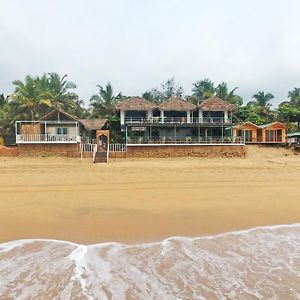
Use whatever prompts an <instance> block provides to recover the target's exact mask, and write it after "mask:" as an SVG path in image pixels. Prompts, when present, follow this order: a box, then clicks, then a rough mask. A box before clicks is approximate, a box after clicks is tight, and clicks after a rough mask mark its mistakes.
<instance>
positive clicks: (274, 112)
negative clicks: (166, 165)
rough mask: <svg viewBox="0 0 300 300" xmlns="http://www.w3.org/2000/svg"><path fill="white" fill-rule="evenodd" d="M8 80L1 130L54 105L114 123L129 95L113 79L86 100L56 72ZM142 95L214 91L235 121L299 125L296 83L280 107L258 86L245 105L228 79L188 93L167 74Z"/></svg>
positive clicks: (0, 108) (195, 98)
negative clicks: (231, 107) (232, 109)
mask: <svg viewBox="0 0 300 300" xmlns="http://www.w3.org/2000/svg"><path fill="white" fill-rule="evenodd" d="M12 84H13V86H14V91H13V92H12V93H11V94H10V95H4V94H0V130H1V131H2V132H11V133H13V131H14V123H15V121H16V120H38V119H39V118H40V117H41V116H43V115H44V114H46V113H47V112H49V111H51V110H52V109H54V108H60V109H63V110H65V111H67V112H68V113H70V114H73V115H75V116H77V117H79V118H106V119H108V120H109V121H110V122H111V124H112V125H113V124H114V123H115V125H113V126H116V123H117V122H115V121H117V120H118V118H117V114H116V111H115V107H116V105H117V104H118V102H119V101H122V100H123V99H126V98H127V97H126V96H124V95H123V94H122V93H121V92H118V93H115V92H114V90H113V87H112V85H111V83H107V84H105V85H100V84H99V85H97V86H96V87H95V89H98V92H97V93H95V94H94V95H92V96H91V97H90V99H89V103H86V102H84V101H83V100H82V99H80V98H79V96H78V94H77V93H76V84H75V83H73V82H72V81H69V80H68V76H67V75H63V76H60V75H59V74H57V73H47V74H43V75H42V76H31V75H28V76H26V77H25V79H24V80H15V81H14V82H12ZM141 96H142V97H143V98H145V99H147V100H149V101H151V102H154V103H156V104H159V103H161V102H163V101H164V100H166V99H168V98H170V97H174V96H175V97H181V98H183V99H185V100H186V101H191V102H193V103H194V104H199V103H201V102H203V101H205V100H206V99H208V98H209V97H212V96H216V97H219V98H221V99H223V100H225V101H228V102H230V103H232V104H234V105H235V106H236V107H237V110H236V112H235V114H234V118H235V119H234V120H235V122H245V121H249V122H253V123H255V124H258V125H260V124H263V123H269V122H273V121H276V120H278V121H282V122H285V123H286V124H288V126H289V130H290V131H294V130H299V126H300V124H299V123H300V88H296V87H295V88H293V89H292V90H291V91H288V93H287V99H285V100H284V101H282V102H281V103H280V104H279V106H278V108H273V106H272V100H273V99H274V95H273V94H272V93H270V92H266V91H258V92H256V93H254V94H253V97H252V100H251V101H248V102H247V103H246V104H243V99H242V97H241V96H240V95H238V87H233V88H232V87H231V88H230V87H229V86H228V84H227V83H226V82H221V83H219V84H215V83H214V82H212V81H211V80H210V79H208V78H204V79H202V80H198V81H196V82H194V83H193V87H192V89H191V94H190V95H187V94H185V92H184V89H183V87H182V86H181V85H180V84H178V83H177V82H176V81H175V79H174V78H169V79H167V80H166V81H165V82H163V83H162V84H161V85H160V86H159V87H156V88H152V89H149V90H147V91H145V92H144V93H142V95H141Z"/></svg>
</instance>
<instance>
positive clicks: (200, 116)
mask: <svg viewBox="0 0 300 300" xmlns="http://www.w3.org/2000/svg"><path fill="white" fill-rule="evenodd" d="M199 123H203V111H202V109H201V108H199Z"/></svg>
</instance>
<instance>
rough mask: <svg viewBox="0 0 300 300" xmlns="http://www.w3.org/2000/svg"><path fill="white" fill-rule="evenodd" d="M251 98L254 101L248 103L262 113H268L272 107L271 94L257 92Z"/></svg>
mask: <svg viewBox="0 0 300 300" xmlns="http://www.w3.org/2000/svg"><path fill="white" fill-rule="evenodd" d="M252 98H254V99H255V100H254V101H251V102H249V103H250V104H251V105H254V106H257V107H259V108H261V109H262V110H264V111H268V110H270V108H271V106H272V104H271V103H270V101H271V100H272V99H273V98H274V96H273V94H271V93H265V92H258V93H256V94H254V95H253V96H252ZM249 103H248V104H249Z"/></svg>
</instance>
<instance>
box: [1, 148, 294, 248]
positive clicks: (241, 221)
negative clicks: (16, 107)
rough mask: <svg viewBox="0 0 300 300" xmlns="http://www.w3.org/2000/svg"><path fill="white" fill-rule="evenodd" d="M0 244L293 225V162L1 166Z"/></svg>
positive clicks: (47, 160)
mask: <svg viewBox="0 0 300 300" xmlns="http://www.w3.org/2000/svg"><path fill="white" fill-rule="evenodd" d="M0 170H1V174H0V242H6V241H10V240H17V239H24V238H47V239H59V240H67V241H73V242H77V243H86V244H90V243H99V242H105V241H120V242H125V243H136V242H148V241H159V240H162V239H164V238H166V237H170V236H201V235H208V234H215V233H221V232H227V231H233V230H240V229H245V228H250V227H255V226H263V225H273V224H291V223H297V222H299V221H300V201H299V200H300V196H299V188H300V155H294V154H292V152H290V151H289V150H285V149H277V148H267V149H266V148H262V147H256V146H248V147H247V157H246V158H245V159H239V158H234V159H203V158H201V159H199V158H172V159H134V160H132V159H126V160H121V159H120V160H112V161H111V162H110V163H109V164H92V163H91V160H89V159H85V160H83V161H82V162H81V161H80V160H79V159H71V158H55V157H44V158H43V157H40V158H24V157H8V158H4V157H1V158H0Z"/></svg>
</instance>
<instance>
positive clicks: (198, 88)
mask: <svg viewBox="0 0 300 300" xmlns="http://www.w3.org/2000/svg"><path fill="white" fill-rule="evenodd" d="M193 86H194V87H193V89H192V96H191V97H193V99H195V100H196V101H195V100H194V101H193V102H198V103H200V102H202V101H204V100H205V99H207V98H209V97H211V96H213V95H214V94H215V87H214V83H213V82H212V81H211V80H209V79H208V78H205V79H203V80H200V81H197V82H195V83H193Z"/></svg>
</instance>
